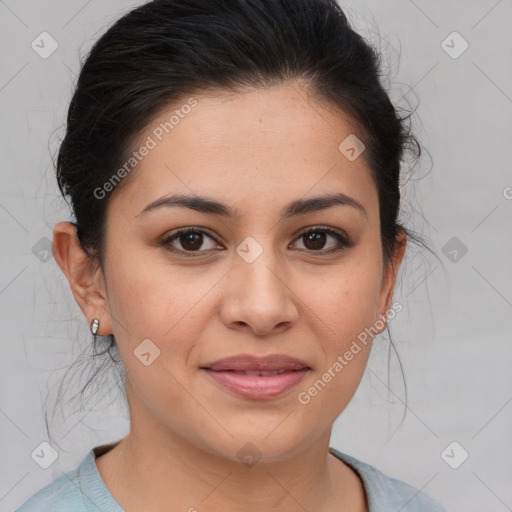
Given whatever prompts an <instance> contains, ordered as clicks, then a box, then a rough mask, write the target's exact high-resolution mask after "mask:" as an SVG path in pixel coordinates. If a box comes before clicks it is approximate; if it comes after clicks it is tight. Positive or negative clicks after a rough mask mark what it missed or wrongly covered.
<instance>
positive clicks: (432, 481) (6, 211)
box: [0, 0, 512, 512]
mask: <svg viewBox="0 0 512 512" xmlns="http://www.w3.org/2000/svg"><path fill="white" fill-rule="evenodd" d="M138 3H140V2H132V3H130V2H123V1H120V0H116V1H112V0H110V1H109V2H100V1H99V0H90V1H85V0H80V1H78V0H66V1H64V0H61V1H58V0H46V1H37V2H36V1H27V0H21V1H14V0H0V40H1V49H2V52H1V54H0V59H1V66H0V109H1V119H2V123H1V127H0V130H1V133H0V144H1V153H0V154H1V156H2V158H1V161H0V169H1V173H2V176H1V177H2V179H1V190H0V236H1V240H2V253H1V265H0V325H1V327H2V334H1V336H0V340H1V341H0V342H1V347H2V355H3V357H2V358H1V359H0V365H1V368H0V372H1V373H0V375H1V376H2V385H1V387H0V433H1V436H0V443H1V445H0V447H1V451H0V453H1V469H0V510H1V511H10V510H13V508H15V507H17V506H18V505H20V504H21V502H23V501H24V500H25V499H26V498H27V497H28V496H30V495H31V494H33V493H34V492H35V491H36V490H38V489H39V488H41V487H42V486H43V485H45V484H47V483H49V482H51V481H52V480H53V479H54V478H56V477H57V476H59V475H60V474H62V472H63V471H68V470H70V469H72V468H74V467H76V466H77V465H78V463H79V462H80V461H81V460H82V458H83V456H84V455H85V453H86V452H87V451H88V450H90V449H91V448H92V447H93V446H97V445H99V444H102V443H106V442H110V441H113V440H117V439H120V438H121V437H123V436H124V435H125V434H126V432H127V428H128V421H127V413H126V408H124V407H123V403H122V398H120V395H119V393H117V394H116V392H115V389H114V388H113V384H112V383H111V382H110V383H109V381H108V376H106V378H107V380H105V381H104V383H102V382H100V381H98V382H100V384H101V385H100V386H98V387H97V388H96V389H95V391H94V392H93V393H92V394H91V397H90V400H88V402H87V405H86V406H85V407H84V408H83V409H82V410H81V411H78V412H76V413H73V414H72V413H71V411H72V410H73V407H71V406H69V409H66V408H65V409H63V411H61V413H60V415H59V414H56V416H54V419H53V420H52V427H53V429H54V430H53V435H54V436H55V441H54V440H50V444H52V446H54V447H55V448H56V449H57V451H58V452H59V457H58V459H57V461H56V462H55V463H54V464H53V465H51V466H50V467H49V468H48V469H42V468H41V467H39V465H37V464H36V463H35V462H34V460H33V459H32V457H31V453H32V452H33V451H34V449H36V447H38V446H39V445H40V443H41V442H43V441H48V440H49V438H48V434H47V431H46V427H45V419H44V415H43V412H42V411H43V407H44V406H45V402H46V400H47V397H48V396H50V397H54V398H55V393H56V390H57V388H58V385H59V383H60V382H61V380H62V378H63V376H64V374H65V371H66V369H67V368H69V367H70V364H71V363H72V362H73V361H74V360H75V358H77V357H78V356H79V355H80V351H81V350H83V349H84V347H85V349H86V350H87V347H86V345H87V343H89V342H90V340H89V336H88V326H87V325H86V323H85V319H84V318H83V316H82V314H81V312H80V310H79V309H78V306H77V305H76V303H75V302H74V299H73V296H72V294H71V291H70V290H69V287H68V284H67V281H66V280H65V278H64V275H63V274H62V273H61V272H60V269H59V268H58V266H57V265H56V263H55V261H54V260H53V258H52V257H51V253H48V249H49V247H48V244H49V240H50V239H51V237H52V227H53V225H54V224H55V223H57V222H59V221H60V220H69V219H70V216H69V211H68V209H67V206H66V205H65V203H63V201H62V200H61V199H60V197H59V194H58V190H57V186H56V183H55V179H54V176H53V168H52V161H51V153H50V152H51V151H52V152H54V151H55V150H56V148H57V147H58V137H59V136H61V135H62V133H63V123H64V121H65V114H66V109H67V106H68V102H69V99H70V97H71V93H72V87H73V84H74V80H75V78H76V73H77V71H78V69H79V59H80V56H81V55H85V52H86V51H87V50H88V49H89V48H90V46H91V45H92V43H93V42H94V40H96V38H97V37H98V36H100V35H101V34H102V33H103V32H104V30H105V29H106V28H107V26H109V25H110V24H111V23H112V22H114V20H115V19H117V18H118V17H119V15H120V14H121V13H122V12H124V11H126V10H129V8H130V7H132V6H134V5H137V4H138ZM341 4H342V6H343V7H344V8H345V9H346V12H347V14H348V16H349V18H350V20H351V21H352V23H353V24H354V27H355V28H356V29H357V30H358V31H359V32H360V33H361V34H362V35H364V36H365V37H367V38H369V39H371V40H372V41H373V42H374V44H375V45H376V46H377V47H378V48H379V49H380V50H381V51H382V52H383V56H384V60H385V71H387V72H389V75H390V81H389V86H390V88H391V96H392V98H393V100H394V101H395V102H396V103H397V104H398V105H402V106H404V107H405V108H407V107H408V105H410V106H412V107H414V106H416V105H418V103H419V106H418V109H417V115H415V116H414V117H413V129H414V130H415V133H416V134H417V135H418V136H419V138H420V139H421V141H422V144H423V146H424V148H425V151H424V155H425V157H424V158H423V159H422V161H421V163H420V165H419V166H416V167H415V168H414V169H413V171H412V173H410V179H409V180H407V182H406V183H404V194H405V196H406V197H405V201H404V210H405V211H404V216H403V220H404V221H405V222H406V224H407V225H408V226H409V227H412V228H413V229H416V230H417V231H419V232H420V233H423V234H424V235H425V236H426V237H427V238H428V239H429V240H430V244H431V246H432V247H433V248H434V250H435V251H436V252H437V254H438V255H439V258H440V261H438V260H436V259H435V258H433V257H432V256H430V255H429V254H428V253H427V252H425V251H420V250H417V249H415V248H414V247H411V248H410V249H408V252H407V255H406V262H405V264H404V267H403V273H402V274H401V280H400V283H399V285H398V287H397V290H396V294H395V300H398V301H400V302H401V303H402V304H403V305H404V310H403V311H402V312H401V313H400V314H399V315H398V316H397V317H396V318H395V319H394V320H393V321H392V322H391V324H390V329H391V333H392V336H393V341H394V343H395V346H396V347H397V350H398V352H399V354H400V357H401V361H402V364H403V367H404V373H405V377H406V382H407V390H408V407H407V414H406V417H405V420H404V422H403V424H400V422H401V419H402V414H403V412H404V408H405V406H404V386H403V381H402V377H401V373H400V369H399V365H398V362H397V359H396V357H395V356H394V355H393V353H391V358H390V381H389V386H388V351H389V340H388V338H387V336H385V335H384V336H379V337H378V338H377V339H376V340H375V343H374V351H373V352H372V355H371V358H370V361H369V365H368V369H367V371H366V374H365V376H364V378H363V380H362V382H361V385H360V387H359V389H358V391H357V393H356V395H355V397H354V399H353V400H352V402H351V403H350V404H349V406H348V407H347V409H346V410H345V411H344V413H343V414H342V415H341V416H340V418H339V419H338V421H337V422H336V423H335V425H334V429H333V438H332V441H331V444H332V445H333V446H334V447H336V448H338V449H339V450H341V451H344V452H346V453H349V454H352V455H354V456H356V457H358V458H360V459H362V460H364V461H366V462H368V463H370V464H373V465H375V466H377V467H378V468H379V469H381V470H382V471H384V472H385V473H387V474H389V475H391V476H393V477H395V478H399V479H402V480H405V481H407V482H409V483H410V484H412V485H414V486H416V487H418V488H420V489H423V490H424V491H425V492H427V493H428V494H430V495H431V496H432V497H434V498H436V499H437V500H438V501H440V502H441V503H443V504H444V505H445V506H446V507H447V508H449V509H450V510H452V511H454V512H456V511H461V512H472V511H475V512H476V511H479V512H481V511H482V510H485V511H486V512H502V511H507V510H512V487H511V486H510V482H511V481H512V480H511V478H512V467H511V463H510V461H511V460H512V442H511V441H510V431H511V426H512V425H511V424H512V404H511V403H510V402H511V401H512V386H511V384H512V374H511V372H510V369H509V368H510V362H511V356H512V344H511V343H510V341H511V335H510V318H511V313H512V309H511V308H512V291H511V290H512V272H511V270H510V262H511V249H512V230H511V229H510V224H511V222H510V221H511V219H512V173H511V171H510V163H509V159H510V151H509V150H510V144H511V135H512V128H511V121H512V115H511V114H512V82H511V78H512V58H511V49H512V30H511V28H512V27H511V24H510V23H511V21H512V1H511V0H498V1H496V0H480V1H463V0H459V1H455V0H450V1H431V2H427V1H426V0H414V1H413V0H392V1H390V0H387V1H385V2H384V1H379V0H366V1H362V0H361V1H352V2H348V1H347V2H345V1H342V2H341ZM43 31H46V32H48V33H49V34H51V36H52V37H53V38H54V39H55V40H56V41H57V43H58V45H59V46H58V48H57V50H56V51H55V52H54V53H53V54H52V55H51V56H49V57H48V58H47V59H43V58H41V57H40V56H39V55H38V53H36V52H35V51H34V50H33V49H32V47H31V43H32V41H34V40H36V41H37V39H36V38H38V36H39V34H41V33H42V32H43ZM454 31H457V32H458V33H459V34H460V35H461V36H462V37H463V38H464V40H466V41H467V42H468V44H469V47H468V48H467V50H466V51H465V52H464V53H462V54H461V55H460V56H458V57H457V58H453V55H452V56H450V55H449V54H448V53H447V52H446V51H445V49H443V45H442V43H443V41H444V40H446V38H447V37H448V36H449V35H450V34H452V32H454ZM452 41H453V42H452ZM446 44H448V45H449V46H452V47H453V48H452V49H451V50H450V51H451V52H452V54H453V52H456V51H458V50H460V49H461V48H462V46H461V40H460V39H457V36H455V39H454V38H453V36H451V38H448V40H447V43H445V45H446ZM46 48H48V46H46ZM407 102H409V103H407ZM427 150H428V153H427ZM454 237H455V238H454ZM447 244H448V245H447ZM464 248H465V249H467V252H466V253H464V250H465V249H464ZM45 251H46V252H45ZM453 251H456V252H453ZM84 371H85V370H84ZM83 375H86V373H83V372H82V371H81V370H79V369H77V370H76V371H75V370H73V371H72V372H71V376H72V377H73V378H75V377H76V379H75V380H74V381H73V379H72V380H71V381H69V383H68V384H66V385H65V386H64V388H65V390H66V391H67V392H68V395H67V396H68V398H69V397H72V395H73V393H74V392H77V391H78V390H79V389H80V383H81V381H80V378H81V377H82V376H83ZM48 393H50V394H48ZM66 407H67V406H66ZM59 418H60V419H59ZM454 441H455V442H457V443H458V445H455V447H454V448H453V445H452V446H451V447H450V448H449V449H448V451H447V452H445V449H446V448H447V447H448V446H449V445H450V444H451V443H452V442H454ZM451 448H453V451H452V450H451ZM463 450H465V451H466V452H467V453H468V454H469V457H468V458H467V460H465V462H463V463H462V464H461V465H460V466H459V467H458V468H456V469H454V468H452V467H450V465H449V464H448V463H447V461H449V462H450V463H451V464H452V465H457V464H458V463H460V461H461V456H462V455H463V454H464V451H463ZM443 453H444V454H445V455H444V456H443V455H442V454H443Z"/></svg>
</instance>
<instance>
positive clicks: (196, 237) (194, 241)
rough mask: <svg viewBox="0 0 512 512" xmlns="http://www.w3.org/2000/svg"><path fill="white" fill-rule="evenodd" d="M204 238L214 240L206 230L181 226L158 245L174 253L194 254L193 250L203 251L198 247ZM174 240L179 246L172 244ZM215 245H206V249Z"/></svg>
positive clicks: (201, 244)
mask: <svg viewBox="0 0 512 512" xmlns="http://www.w3.org/2000/svg"><path fill="white" fill-rule="evenodd" d="M205 238H207V239H209V240H211V241H213V242H216V240H215V239H214V238H213V237H212V236H211V235H209V234H208V233H207V232H206V231H204V230H202V229H197V228H183V229H179V230H177V231H175V232H174V233H173V234H171V235H169V236H167V237H165V238H164V239H163V240H162V241H161V242H160V245H162V246H164V247H165V248H166V249H167V250H169V251H171V252H175V253H181V254H183V255H184V256H194V254H191V253H194V252H205V251H204V250H203V251H201V250H200V248H201V247H202V246H203V244H204V240H205ZM174 242H176V243H177V244H179V245H181V249H180V248H176V247H175V246H173V245H172V244H173V243H174ZM214 248H215V247H207V250H208V249H214Z"/></svg>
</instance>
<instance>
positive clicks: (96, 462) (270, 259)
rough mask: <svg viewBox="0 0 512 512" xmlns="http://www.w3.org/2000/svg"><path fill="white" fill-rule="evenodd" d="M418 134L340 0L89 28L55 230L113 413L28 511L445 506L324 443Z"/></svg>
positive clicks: (210, 4)
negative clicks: (110, 379) (115, 430)
mask: <svg viewBox="0 0 512 512" xmlns="http://www.w3.org/2000/svg"><path fill="white" fill-rule="evenodd" d="M411 141H413V142H414V141H415V139H414V137H413V136H412V135H410V134H409V133H408V132H407V130H406V128H405V120H404V119H400V118H399V117H398V116H397V114H396V111H395V109H394V108H393V106H392V104H391V102H390V100H389V98H388V96H387V94H386V92H385V91H384V89H383V88H382V86H381V84H380V83H379V69H378V55H377V54H376V53H375V52H374V50H373V49H372V48H371V47H370V46H369V45H368V44H367V43H366V42H365V41H364V40H363V39H362V38H361V37H360V36H359V35H358V34H356V33H355V32H354V31H353V30H352V29H351V28H350V26H349V23H348V22H347V20H346V18H345V16H344V14H343V12H342V11H341V9H340V8H339V7H338V5H337V4H336V3H335V2H334V0H218V1H217V0H155V1H152V2H148V3H146V4H144V5H142V6H140V7H138V8H136V9H134V10H133V11H131V12H129V13H128V14H126V15H125V16H124V17H123V18H121V19H120V20H118V21H117V23H115V24H114V25H113V26H112V27H111V28H110V29H109V30H108V31H107V32H106V34H105V35H103V36H102V37H101V38H100V39H99V41H98V42H97V43H96V45H95V46H94V48H93V49H92V51H91V52H90V55H89V56H88V58H87V60H86V61H85V63H84V65H83V68H82V70H81V73H80V77H79V80H78V84H77V87H76V91H75V94H74V96H73V99H72V102H71V105H70V108H69V114H68V124H67V133H66V137H65V139H64V140H63V142H62V145H61V147H60V152H59V156H58V161H57V177H58V182H59V186H60V188H61V192H62V193H63V195H64V196H65V197H66V196H69V197H70V199H71V202H72V207H73V212H74V215H75V218H76V221H75V222H61V223H59V224H57V226H55V228H54V241H53V251H54V256H55V259H56V261H57V262H58V264H59V266H60V268H61V269H62V271H63V273H64V274H65V276H66V278H67V279H68V281H69V284H70V287H71V289H72V291H73V294H74V297H75V299H76V301H77V303H78V304H79V306H80V308H81V309H82V311H83V313H84V316H85V317H86V319H87V321H88V323H89V324H90V326H91V332H92V334H93V335H94V336H96V335H98V336H108V337H109V339H110V341H111V346H112V348H115V349H116V350H118V351H119V354H120V357H121V360H122V364H123V367H124V371H125V375H126V378H125V382H126V394H127V399H128V404H129V410H130V432H129V434H128V435H127V436H126V437H125V438H123V439H121V440H120V441H118V442H116V443H112V444H110V445H104V446H101V447H96V448H94V449H93V450H91V451H90V452H89V454H88V455H87V456H86V457H85V459H84V460H83V461H82V463H81V465H80V466H79V468H77V469H76V470H75V471H72V472H70V473H67V474H66V475H63V476H61V477H60V478H58V479H57V480H55V481H54V482H53V483H52V484H50V485H49V486H47V487H46V488H44V489H42V490H41V491H39V492H38V493H36V494H35V495H34V496H33V497H32V498H31V499H29V500H28V501H27V502H26V503H25V504H24V505H22V507H21V508H20V509H18V510H19V511H21V512H29V511H35V510H38V511H41V510H52V511H64V510H73V511H78V510H80V511H82V510H83V511H86V510H87V511H89V510H91V511H92V510H109V511H121V510H125V511H127V512H131V511H141V510H151V511H153V512H157V511H164V510H165V511H169V510H189V511H193V510H199V511H201V510H205V511H206V510H208V511H217V510H244V511H253V510H254V511H255V510H267V511H283V512H286V511H292V510H315V511H317V512H323V511H334V510H347V511H348V510H350V511H351V512H364V511H369V512H388V511H398V510H402V511H404V512H406V511H417V512H419V511H429V512H432V511H443V510H445V509H444V508H443V507H441V506H440V505H439V504H437V503H436V502H435V501H434V500H432V499H431V498H429V497H428V496H427V495H426V494H424V493H421V492H419V491H418V490H417V489H415V488H413V487H411V486H410V485H408V484H406V483H404V482H401V481H399V480H395V479H392V478H390V477H388V476H386V475H385V474H383V473H382V472H380V471H379V470H378V469H376V468H374V467H372V466H370V465H368V464H366V463H364V462H362V461H359V460H357V459H355V458H354V457H350V456H348V455H346V454H343V453H341V452H339V451H337V450H334V449H333V448H330V447H329V440H330V435H331V429H332V425H333V423H334V421H335V420H336V418H337V417H338V416H339V415H340V413H341V412H342V411H343V410H344V409H345V407H346V406H347V404H348V403H349V401H350V400H351V398H352V396H353V395H354V393H355V391H356V389H357V387H358V385H359V382H360V380H361V377H362V375H363V373H364V370H365V366H366V363H367V360H368V356H369V354H370V350H371V345H372V338H373V336H374V335H375V334H377V333H379V332H381V331H382V330H383V329H384V328H385V325H386V320H387V319H389V318H390V317H391V316H392V315H394V314H395V311H396V308H397V307H399V305H397V304H393V303H392V299H393V292H394V286H395V280H396V276H397V271H398V268H399V266H400V262H401V260H402V258H403V255H404V251H405V248H406V243H407V238H408V237H409V238H410V237H412V234H411V233H409V232H408V231H407V229H406V228H405V227H403V226H401V225H400V224H399V223H398V222H397V218H398V212H399V206H400V204H399V203H400V193H399V177H400V161H401V158H402V155H403V152H404V150H405V148H406V146H407V144H408V143H409V142H411Z"/></svg>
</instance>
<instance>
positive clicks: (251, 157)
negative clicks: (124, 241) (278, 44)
mask: <svg viewBox="0 0 512 512" xmlns="http://www.w3.org/2000/svg"><path fill="white" fill-rule="evenodd" d="M187 105H188V107H187ZM190 105H193V106H192V107H191V106H190ZM354 136H357V131H356V130H355V129H354V127H353V125H352V123H350V120H349V119H348V117H346V116H344V115H343V114H342V113H341V112H339V111H338V110H335V109H334V108H333V107H332V106H330V105H326V104H325V103H320V102H318V101H317V100H316V99H314V98H312V97H311V95H310V94H308V92H307V91H306V90H305V89H303V88H301V87H299V86H298V85H283V86H279V87H273V88H269V89H258V90H250V91H247V92H243V93H236V94H235V93H216V94H215V95H206V94H203V95H201V94H197V95H194V96H193V98H185V99H184V100H183V101H182V103H176V104H174V105H173V106H172V107H169V108H168V109H166V110H165V111H163V112H161V113H160V114H159V116H158V117H157V118H156V119H154V120H153V121H152V122H151V123H150V125H149V126H147V127H146V129H145V130H144V131H143V132H142V134H141V137H140V138H139V141H138V143H137V144H135V147H134V148H133V150H134V151H137V150H138V149H140V148H142V147H143V146H147V147H150V148H151V149H150V150H148V151H144V153H145V156H143V157H140V155H139V158H140V161H139V162H138V163H137V165H136V166H135V167H134V168H133V171H131V172H133V175H132V176H130V179H129V180H128V182H127V183H126V184H125V185H126V186H125V187H121V191H120V194H118V195H116V194H114V195H113V197H112V199H111V201H112V202H115V203H116V204H119V203H122V204H123V210H125V211H126V209H128V211H130V212H133V213H134V215H136V214H138V213H140V212H141V211H142V209H143V208H144V207H145V206H146V205H147V204H148V203H150V202H152V201H154V200H156V199H158V198H160V197H163V196H165V195H171V194H172V195H175V194H187V195H199V196H208V197H212V198H215V199H217V200H219V201H222V202H224V203H226V204H230V205H232V206H233V209H236V211H237V213H239V214H240V215H241V216H245V215H246V214H247V215H251V211H252V212H254V211H255V209H257V211H258V213H262V212H267V211H268V212H270V211H281V210H282V206H283V205H284V204H285V203H286V204H288V203H289V202H291V201H294V200H297V199H298V198H303V197H307V196H319V195H324V194H326V193H345V194H346V195H349V196H351V197H353V198H355V199H356V200H358V201H359V202H361V203H362V204H364V206H365V209H366V210H367V211H368V213H369V214H374V213H375V212H374V210H375V209H376V207H377V205H376V204H375V202H376V201H377V192H376V189H375V185H374V183H373V180H372V179H371V175H370V171H369V169H368V167H367V165H366V162H365V159H364V156H365V155H364V154H363V155H361V157H359V158H357V159H355V160H353V161H351V160H349V159H348V158H347V157H346V156H345V155H344V154H343V153H342V152H341V151H340V149H339V146H340V144H341V143H342V142H343V141H345V140H347V137H354ZM358 138H359V139H360V138H362V134H359V137H358ZM349 140H351V139H349Z"/></svg>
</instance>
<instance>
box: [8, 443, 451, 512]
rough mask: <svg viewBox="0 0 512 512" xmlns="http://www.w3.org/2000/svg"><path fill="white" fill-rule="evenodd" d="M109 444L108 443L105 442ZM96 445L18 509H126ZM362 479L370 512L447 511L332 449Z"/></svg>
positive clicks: (84, 511)
mask: <svg viewBox="0 0 512 512" xmlns="http://www.w3.org/2000/svg"><path fill="white" fill-rule="evenodd" d="M103 446H108V445H103ZM97 449H100V447H98V448H93V449H92V450H91V451H90V452H89V453H88V454H87V455H86V456H85V458H84V459H83V460H82V462H81V463H80V465H79V466H78V467H77V468H76V469H74V470H72V471H69V472H68V473H65V474H64V475H62V476H60V477H59V478H57V479H55V480H54V481H53V482H52V483H50V484H48V485H47V486H46V487H44V488H43V489H41V490H40V491H38V492H36V493H35V494H34V495H33V496H32V497H31V498H29V499H28V500H27V501H26V502H25V503H24V504H23V505H22V506H21V507H20V508H18V509H17V510H15V512H124V509H123V508H121V506H120V505H119V503H117V501H116V500H115V498H114V497H113V496H112V494H110V491H109V490H108V488H107V486H106V485H105V483H104V482H103V479H102V478H101V475H100V473H99V471H98V468H97V466H96V463H95V462H94V459H95V457H96V453H95V450H97ZM329 451H330V453H332V454H333V455H334V456H335V457H338V458H339V459H341V460H342V461H344V462H345V463H346V464H347V465H348V466H350V467H351V468H352V469H353V470H354V471H355V472H356V473H357V474H358V475H359V476H360V477H361V480H362V481H363V485H364V488H365V491H366V496H367V498H368V507H369V512H448V511H447V510H446V509H445V508H444V507H442V506H441V505H440V504H439V503H437V502H436V501H434V500H433V499H432V498H430V497H429V496H428V495H427V494H425V493H423V492H421V491H419V490H418V489H416V488H414V487H413V486H411V485H409V484H406V483H405V482H402V481H401V480H397V479H395V478H391V477H389V476H387V475H385V474H384V473H382V472H381V471H379V470H378V469H377V468H375V467H374V466H371V465H370V464H367V463H365V462H362V461H360V460H358V459H356V458H354V457H351V456H350V455H347V454H345V453H342V452H339V451H338V450H335V449H334V448H329Z"/></svg>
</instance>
